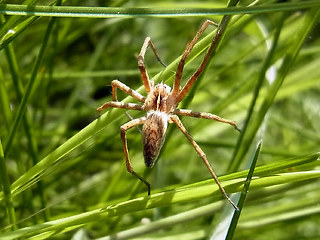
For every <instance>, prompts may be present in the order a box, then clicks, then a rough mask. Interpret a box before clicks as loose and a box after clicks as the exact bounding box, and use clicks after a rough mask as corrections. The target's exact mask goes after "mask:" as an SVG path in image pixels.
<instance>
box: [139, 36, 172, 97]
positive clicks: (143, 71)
mask: <svg viewBox="0 0 320 240" xmlns="http://www.w3.org/2000/svg"><path fill="white" fill-rule="evenodd" d="M148 46H150V47H151V49H152V51H153V53H154V55H155V56H156V58H157V60H158V61H159V62H160V63H161V64H162V65H163V66H164V67H166V65H165V64H164V63H163V62H162V61H161V59H160V57H159V55H158V53H157V51H156V49H155V47H154V45H153V43H152V42H151V39H150V37H146V39H145V40H144V43H143V45H142V47H141V51H140V54H139V56H138V65H139V69H140V73H141V79H142V82H143V85H144V87H145V88H146V91H147V93H148V92H150V90H151V85H150V81H149V77H148V73H147V70H146V68H145V66H144V56H145V54H146V51H147V48H148Z"/></svg>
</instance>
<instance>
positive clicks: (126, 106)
mask: <svg viewBox="0 0 320 240" xmlns="http://www.w3.org/2000/svg"><path fill="white" fill-rule="evenodd" d="M106 108H124V109H129V110H138V111H143V106H142V105H140V104H135V103H123V102H107V103H105V104H103V105H102V106H101V107H99V108H97V111H98V113H99V114H100V112H101V111H102V110H104V109H106Z"/></svg>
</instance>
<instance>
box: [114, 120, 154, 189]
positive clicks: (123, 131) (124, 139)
mask: <svg viewBox="0 0 320 240" xmlns="http://www.w3.org/2000/svg"><path fill="white" fill-rule="evenodd" d="M145 121H146V117H141V118H138V119H134V120H132V121H130V122H128V123H126V124H124V125H122V126H121V127H120V132H121V139H122V143H123V151H124V154H125V156H126V166H127V171H128V172H129V173H131V174H132V175H134V176H135V177H137V178H139V180H140V181H141V182H143V183H144V184H145V185H146V186H147V188H148V195H150V188H151V187H150V183H149V182H147V181H146V180H144V179H143V178H142V177H141V176H140V175H139V174H138V173H136V172H135V171H134V170H133V168H132V166H131V162H130V157H129V151H128V145H127V137H126V131H127V130H128V129H130V128H133V127H135V126H137V125H140V124H143V123H144V122H145Z"/></svg>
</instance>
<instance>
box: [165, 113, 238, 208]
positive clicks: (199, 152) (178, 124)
mask: <svg viewBox="0 0 320 240" xmlns="http://www.w3.org/2000/svg"><path fill="white" fill-rule="evenodd" d="M170 120H171V121H172V122H174V123H175V124H176V125H177V126H178V128H179V129H180V130H181V132H182V133H183V134H184V135H185V136H186V138H187V139H188V140H189V142H190V143H191V144H192V146H193V147H194V149H195V150H196V152H197V153H198V155H199V156H200V157H201V158H202V160H203V162H204V164H205V165H206V167H207V168H208V170H209V172H210V173H211V176H212V177H213V179H214V180H215V182H216V183H217V185H218V187H219V189H220V191H221V193H222V195H223V196H224V197H225V198H226V199H227V200H228V202H229V203H230V204H231V205H232V206H233V207H234V208H235V209H236V210H239V209H238V207H237V206H236V205H235V204H234V203H233V202H232V200H231V199H230V197H229V196H228V194H227V193H226V191H225V190H224V188H223V187H222V185H221V183H220V181H219V179H218V177H217V175H216V174H215V173H214V171H213V170H212V167H211V165H210V163H209V161H208V159H207V157H206V154H205V153H204V152H203V151H202V149H201V148H200V146H199V145H198V144H197V143H196V141H194V140H193V138H192V137H191V135H190V134H189V133H188V131H187V130H186V128H185V127H184V126H183V124H182V122H181V121H180V119H179V117H178V116H177V115H171V116H170Z"/></svg>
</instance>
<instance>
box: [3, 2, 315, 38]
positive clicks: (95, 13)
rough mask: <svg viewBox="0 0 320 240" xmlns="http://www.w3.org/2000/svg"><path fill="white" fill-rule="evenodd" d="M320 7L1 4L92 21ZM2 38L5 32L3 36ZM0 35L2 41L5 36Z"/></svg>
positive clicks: (17, 11) (9, 9) (13, 11)
mask: <svg viewBox="0 0 320 240" xmlns="http://www.w3.org/2000/svg"><path fill="white" fill-rule="evenodd" d="M318 6H320V3H319V1H318V0H311V1H302V2H300V1H299V2H288V3H281V4H268V5H262V6H251V7H231V8H170V9H165V8H164V9H161V8H121V7H114V8H112V7H110V8H105V7H90V8H88V7H72V6H61V7H58V6H39V5H37V6H27V5H15V4H0V13H2V14H7V15H21V16H28V15H29V16H47V17H48V16H51V17H87V18H89V17H92V18H124V17H186V16H188V17H192V16H193V17H200V16H202V17H205V16H212V15H234V14H252V13H256V14H257V13H268V12H275V11H293V10H301V9H306V8H316V7H318ZM0 33H1V34H2V32H0ZM1 34H0V39H1V37H2V36H3V35H1Z"/></svg>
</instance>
